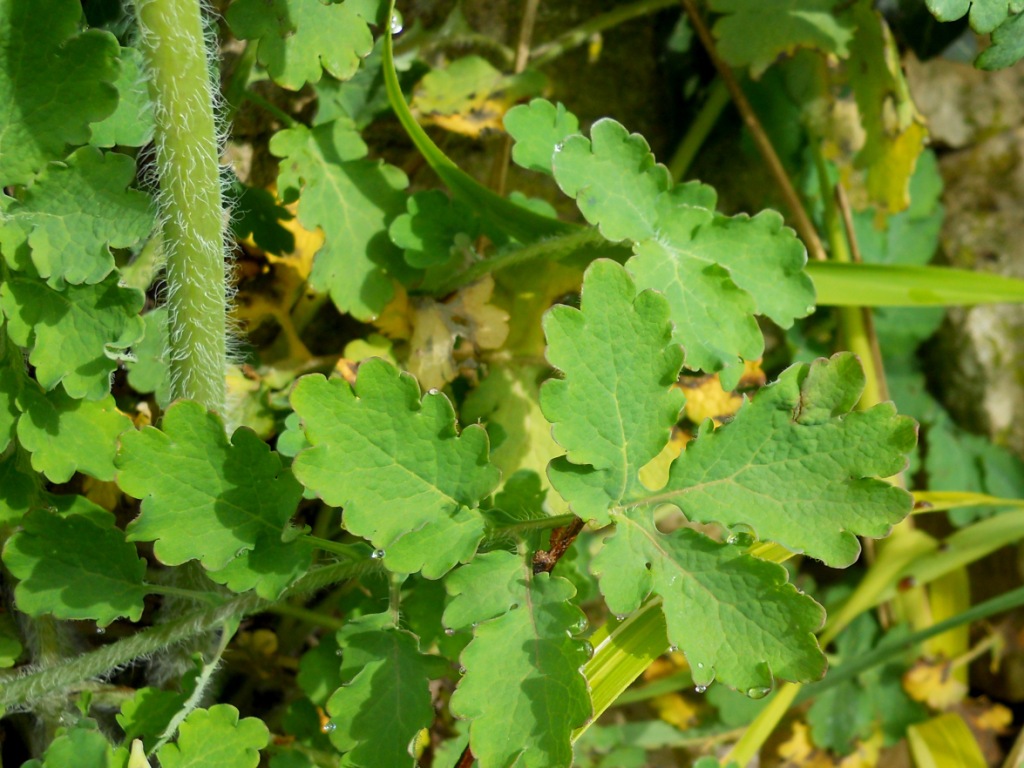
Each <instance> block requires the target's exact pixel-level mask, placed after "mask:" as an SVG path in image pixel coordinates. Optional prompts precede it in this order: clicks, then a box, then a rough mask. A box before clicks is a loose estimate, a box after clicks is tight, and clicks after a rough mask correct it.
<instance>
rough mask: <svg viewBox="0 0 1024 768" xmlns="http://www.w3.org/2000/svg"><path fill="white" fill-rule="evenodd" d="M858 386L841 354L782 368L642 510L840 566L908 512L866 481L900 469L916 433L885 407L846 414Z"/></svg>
mask: <svg viewBox="0 0 1024 768" xmlns="http://www.w3.org/2000/svg"><path fill="white" fill-rule="evenodd" d="M863 387H864V374H863V372H862V371H861V369H860V363H859V362H858V361H857V359H856V358H855V357H854V356H853V355H852V354H850V353H843V354H839V355H836V356H835V357H833V358H832V359H831V360H818V361H816V362H815V363H813V364H811V365H810V366H807V365H794V366H792V367H790V368H788V369H786V370H785V371H783V373H782V374H781V375H780V376H779V378H778V380H777V381H775V382H774V383H772V384H770V385H769V386H767V387H765V388H764V389H762V390H760V391H759V392H758V393H757V396H756V397H755V398H754V400H753V401H751V402H748V403H746V404H745V405H744V406H743V407H742V408H741V409H740V410H739V412H738V413H737V414H736V417H735V418H734V419H733V421H732V422H731V423H729V424H727V425H725V426H723V427H719V428H718V429H711V428H708V426H707V425H706V426H705V428H702V430H701V433H700V435H699V436H698V438H697V440H695V441H694V442H692V443H691V444H690V445H688V446H687V448H686V450H685V451H683V453H682V454H681V455H680V457H679V459H677V460H676V462H675V463H674V464H673V465H672V468H671V470H670V474H669V480H668V484H667V486H666V487H665V488H663V489H661V490H660V491H659V492H657V493H656V494H652V495H650V496H647V497H646V498H644V499H643V503H646V504H652V503H670V504H676V505H677V506H678V507H679V508H680V509H681V510H682V511H683V514H685V515H686V516H687V518H688V519H689V520H691V521H693V522H712V521H714V522H717V523H720V524H722V525H726V526H733V525H740V524H742V525H749V526H752V527H753V528H754V530H755V531H756V533H757V535H758V536H760V537H761V538H762V539H769V540H771V541H775V542H778V543H779V544H782V546H784V547H786V548H787V549H789V550H791V551H794V552H803V553H806V554H808V555H810V556H811V557H815V558H817V559H819V560H822V561H823V562H825V563H826V564H828V565H831V566H833V567H844V566H847V565H849V564H850V563H852V562H853V561H854V560H856V558H857V555H858V554H859V553H860V543H859V541H858V540H857V536H870V537H873V538H879V537H881V536H884V535H886V533H887V532H888V531H889V529H890V527H891V526H892V525H894V524H895V523H897V522H899V521H900V520H902V519H903V518H904V517H905V516H906V515H907V514H908V513H909V512H910V508H911V505H912V499H911V496H910V494H908V493H907V492H906V491H904V490H903V489H901V488H897V487H895V486H892V485H890V484H889V483H886V482H885V481H883V480H877V479H874V478H875V477H889V476H890V475H894V474H896V473H897V472H899V471H900V470H902V469H903V468H904V466H906V454H907V453H908V452H909V451H910V450H911V449H912V448H913V447H914V444H915V442H916V439H917V437H916V425H915V423H914V422H913V420H912V419H909V418H907V417H903V416H897V415H896V413H895V408H894V407H893V406H892V404H891V403H883V404H880V405H876V406H874V407H873V408H870V409H868V410H866V411H854V412H850V409H851V408H853V407H854V405H855V404H856V403H857V400H858V399H859V397H860V393H861V390H862V389H863ZM865 445H870V446H872V450H871V451H865V450H864V449H863V446H865Z"/></svg>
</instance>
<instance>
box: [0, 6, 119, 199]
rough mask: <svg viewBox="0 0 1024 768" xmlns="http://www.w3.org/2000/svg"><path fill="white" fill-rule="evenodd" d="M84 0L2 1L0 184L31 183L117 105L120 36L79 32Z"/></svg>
mask: <svg viewBox="0 0 1024 768" xmlns="http://www.w3.org/2000/svg"><path fill="white" fill-rule="evenodd" d="M81 17H82V6H81V4H80V3H79V2H77V0H45V2H40V3H23V2H18V3H15V2H10V3H4V4H3V5H2V6H0V50H3V58H4V66H3V67H2V68H0V125H2V126H3V130H2V131H0V184H2V185H3V186H7V185H11V184H26V183H28V182H29V181H30V180H31V178H32V176H33V175H34V174H35V172H36V171H38V170H39V169H41V168H42V167H43V166H44V165H46V163H47V162H49V161H50V160H59V159H61V158H62V157H64V155H65V153H66V152H67V145H69V144H70V145H72V146H74V145H77V144H84V143H85V142H87V141H88V140H89V123H91V122H94V121H96V120H102V119H104V118H105V117H107V116H108V115H109V114H110V113H111V112H113V111H114V109H115V107H116V106H117V89H116V88H115V87H114V81H115V80H116V78H117V74H118V62H117V55H118V45H117V39H116V38H115V37H114V36H113V35H111V34H110V33H109V32H103V31H100V30H98V29H90V30H87V31H85V32H79V31H78V28H79V21H80V19H81Z"/></svg>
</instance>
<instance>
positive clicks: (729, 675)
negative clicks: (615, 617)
mask: <svg viewBox="0 0 1024 768" xmlns="http://www.w3.org/2000/svg"><path fill="white" fill-rule="evenodd" d="M616 523H617V524H616V527H615V533H614V535H612V536H611V537H609V538H607V539H605V542H604V547H603V548H602V549H601V551H600V552H599V553H598V554H597V556H596V557H595V558H594V563H593V570H594V573H595V574H596V575H597V576H598V577H599V579H600V582H601V592H602V593H603V594H604V596H605V599H606V600H607V602H608V608H609V609H610V610H611V611H612V612H613V613H616V614H619V615H624V614H629V613H632V612H633V611H635V610H636V609H638V608H639V607H640V604H641V603H642V602H643V601H644V600H646V599H647V597H648V596H649V595H650V594H652V593H654V594H657V595H660V596H661V598H662V601H663V604H662V610H663V611H664V613H665V620H666V623H667V625H668V639H669V642H670V643H672V644H673V645H676V646H678V647H679V648H681V649H682V650H683V652H684V653H685V654H686V658H687V660H688V661H689V663H690V669H691V670H692V674H693V681H694V683H695V684H696V685H697V686H698V687H701V686H707V685H709V684H710V683H711V681H712V680H716V679H717V680H719V681H720V682H722V683H724V684H726V685H728V686H731V687H733V688H736V689H738V690H740V691H744V692H745V693H746V694H747V695H748V696H751V697H753V698H761V697H763V696H765V695H766V694H767V693H768V692H769V691H770V690H771V687H772V684H773V680H774V678H776V677H778V678H782V679H784V680H799V681H806V680H815V679H817V678H819V677H821V675H822V674H824V672H825V657H824V655H823V654H822V653H821V651H820V650H819V649H818V643H817V640H816V639H815V637H814V633H815V632H816V631H817V630H818V629H819V628H820V627H821V625H822V623H823V621H824V619H825V612H824V611H823V610H822V608H821V606H819V605H818V604H817V603H815V602H814V601H813V600H812V599H811V598H810V597H807V596H805V595H802V594H800V593H799V592H797V590H796V588H795V587H794V586H793V585H792V584H789V583H788V582H787V573H786V570H785V568H783V567H782V566H780V565H776V564H774V563H768V562H765V561H763V560H758V559H757V558H755V557H751V556H749V555H745V554H743V548H742V547H737V546H730V545H728V544H718V543H716V542H714V541H712V540H711V539H709V538H708V537H706V536H704V535H703V534H700V533H697V532H696V531H692V530H690V529H689V528H680V529H679V530H677V531H674V532H673V533H672V534H669V535H663V534H661V533H659V532H658V530H657V529H656V528H655V526H654V521H653V519H652V515H651V512H650V510H643V511H640V510H635V511H631V512H628V513H626V514H624V515H622V516H617V520H616Z"/></svg>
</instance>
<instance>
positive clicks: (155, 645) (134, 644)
mask: <svg viewBox="0 0 1024 768" xmlns="http://www.w3.org/2000/svg"><path fill="white" fill-rule="evenodd" d="M375 567H376V561H374V560H368V561H364V562H344V563H336V564H334V565H329V566H325V567H323V568H318V569H316V570H314V571H311V572H309V573H307V574H306V575H305V576H303V577H302V578H301V579H300V580H299V581H297V582H296V583H295V584H294V585H292V586H291V587H290V588H289V589H288V590H287V591H286V592H285V595H284V596H282V598H281V599H282V600H283V599H284V598H285V597H287V596H292V595H300V594H309V593H311V592H316V591H318V590H321V589H323V588H324V587H328V586H330V585H331V584H335V583H337V582H339V581H343V580H345V579H348V578H352V577H354V576H358V575H360V574H361V573H363V572H364V571H367V570H371V569H373V568H375ZM274 602H275V601H272V600H264V599H263V598H261V597H259V596H258V595H257V594H256V593H254V592H247V593H245V594H242V595H239V596H238V597H236V598H233V599H232V600H228V601H227V602H225V603H224V604H223V605H219V606H217V607H215V608H207V609H205V610H202V611H196V612H194V613H190V614H188V615H187V616H184V617H182V618H180V619H176V620H174V621H169V622H167V623H166V624H158V625H156V626H153V627H150V628H149V629H147V630H144V631H142V632H139V633H138V634H136V635H132V636H131V637H127V638H125V639H124V640H119V641H118V642H116V643H113V644H112V645H108V646H104V647H103V648H98V649H97V650H95V651H91V652H89V653H85V654H82V655H81V656H77V657H75V658H73V659H69V660H67V661H64V662H61V663H58V664H55V665H53V666H49V667H46V668H44V669H38V670H36V671H34V672H29V673H27V674H23V675H18V676H15V675H5V676H2V677H0V709H2V710H9V709H11V708H15V707H19V708H20V707H24V706H26V705H28V704H31V703H33V702H35V701H38V700H39V699H41V698H45V697H46V696H49V695H52V694H54V693H58V692H61V691H65V690H68V689H71V688H73V687H75V686H78V685H80V684H81V681H82V680H88V679H90V678H93V677H100V676H102V675H106V674H109V673H110V671H111V670H113V669H116V668H117V667H121V666H124V665H125V664H129V663H131V662H132V661H134V660H135V659H138V658H139V657H141V656H147V655H149V654H153V653H156V652H157V651H160V650H162V649H164V648H167V647H168V646H170V645H174V644H175V643H180V642H182V641H184V640H187V639H188V638H190V637H194V636H196V635H199V634H202V633H204V632H208V631H210V630H211V629H213V628H214V627H216V626H218V625H219V624H222V623H223V622H225V621H227V620H229V619H231V618H233V617H240V616H246V615H249V614H253V613H259V612H260V611H265V610H267V608H268V607H270V606H271V605H273V604H274Z"/></svg>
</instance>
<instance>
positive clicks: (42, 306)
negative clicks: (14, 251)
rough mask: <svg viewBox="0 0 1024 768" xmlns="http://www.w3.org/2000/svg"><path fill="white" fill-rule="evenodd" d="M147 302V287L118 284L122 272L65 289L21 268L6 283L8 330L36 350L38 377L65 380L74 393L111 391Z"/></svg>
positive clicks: (0, 295) (90, 395)
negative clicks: (113, 376)
mask: <svg viewBox="0 0 1024 768" xmlns="http://www.w3.org/2000/svg"><path fill="white" fill-rule="evenodd" d="M29 270H31V267H29ZM144 302H145V296H144V295H143V294H142V292H141V291H136V290H134V289H131V288H123V287H121V286H120V285H119V284H118V276H117V274H116V273H113V274H110V275H108V276H107V277H106V278H104V279H103V281H102V282H99V283H97V284H95V285H68V286H66V287H65V289H64V290H63V291H56V290H54V289H53V288H51V287H50V286H48V285H47V284H46V283H45V282H43V281H42V280H40V279H39V278H38V277H37V276H35V275H33V274H32V273H31V271H24V272H15V273H13V274H12V275H11V276H10V277H9V278H8V279H7V280H6V281H5V282H4V283H3V284H2V285H0V309H2V310H3V313H4V315H5V316H6V317H7V333H8V335H9V336H10V337H11V339H12V340H13V341H14V343H15V344H18V345H19V346H21V347H26V348H28V349H29V350H30V353H29V358H28V359H29V362H30V363H31V364H32V365H34V366H35V369H36V371H35V373H36V380H37V381H38V382H39V383H40V384H41V385H42V386H43V388H44V389H53V388H54V387H56V386H57V384H60V383H63V384H64V389H65V390H66V391H67V393H68V395H70V396H71V397H73V398H85V399H87V400H101V399H103V398H104V397H106V396H107V394H108V393H109V392H110V374H112V373H113V372H114V370H115V369H116V368H117V366H118V361H119V359H120V358H122V357H124V356H125V355H127V350H128V349H129V348H130V347H131V345H132V344H134V343H135V342H136V341H138V339H139V338H140V337H141V336H142V328H143V325H142V318H141V317H139V312H140V311H141V310H142V305H143V303H144Z"/></svg>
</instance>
